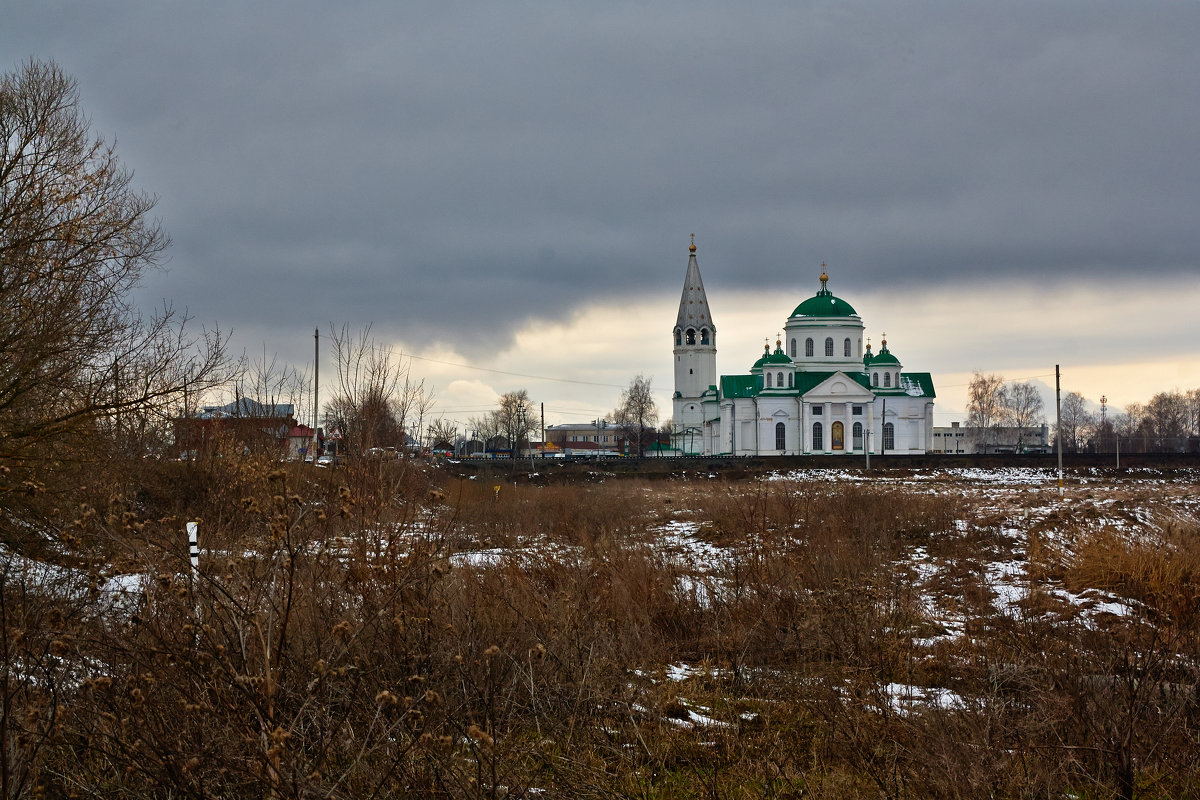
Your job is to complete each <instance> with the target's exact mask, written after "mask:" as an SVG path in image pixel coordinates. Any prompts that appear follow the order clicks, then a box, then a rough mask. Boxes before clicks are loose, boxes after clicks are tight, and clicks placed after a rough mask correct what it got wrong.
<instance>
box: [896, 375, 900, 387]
mask: <svg viewBox="0 0 1200 800" xmlns="http://www.w3.org/2000/svg"><path fill="white" fill-rule="evenodd" d="M896 388H897V389H899V388H900V373H899V372H897V373H896Z"/></svg>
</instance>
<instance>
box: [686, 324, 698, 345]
mask: <svg viewBox="0 0 1200 800" xmlns="http://www.w3.org/2000/svg"><path fill="white" fill-rule="evenodd" d="M687 343H688V344H695V343H696V331H695V329H694V328H688V329H687Z"/></svg>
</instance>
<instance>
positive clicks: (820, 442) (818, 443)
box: [812, 422, 825, 450]
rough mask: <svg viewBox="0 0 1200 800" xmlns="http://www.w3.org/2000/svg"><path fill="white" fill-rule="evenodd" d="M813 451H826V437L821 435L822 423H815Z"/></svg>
mask: <svg viewBox="0 0 1200 800" xmlns="http://www.w3.org/2000/svg"><path fill="white" fill-rule="evenodd" d="M812 449H813V450H824V449H825V437H824V436H822V435H821V423H819V422H814V423H813V442H812Z"/></svg>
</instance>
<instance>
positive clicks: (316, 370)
mask: <svg viewBox="0 0 1200 800" xmlns="http://www.w3.org/2000/svg"><path fill="white" fill-rule="evenodd" d="M320 386H321V329H320V328H314V329H313V435H312V446H311V447H310V448H309V450H310V451H311V452H312V458H313V466H314V467H315V466H316V465H317V442H318V439H317V423H318V422H320V413H321V411H320V408H321V405H320V402H319V401H318V399H317V398H318V397H320Z"/></svg>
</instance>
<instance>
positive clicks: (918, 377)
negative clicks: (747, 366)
mask: <svg viewBox="0 0 1200 800" xmlns="http://www.w3.org/2000/svg"><path fill="white" fill-rule="evenodd" d="M838 373H841V374H842V375H845V376H846V377H847V378H849V379H850V380H852V381H854V382H855V383H857V384H858V385H859V386H861V387H863V388H864V389H867V390H869V391H871V392H874V393H875V394H877V395H880V396H881V397H901V396H903V397H929V398H933V397H936V396H937V395H936V393H935V392H934V388H933V377H932V376H931V375H930V374H929V373H928V372H905V373H903V374H901V376H900V385H899V386H895V387H888V388H886V389H885V388H883V387H882V386H872V385H871V376H870V375H868V374H867V373H865V372H847V371H845V370H832V371H830V372H797V373H796V383H795V385H794V386H789V387H787V389H786V390H784V392H785V394H797V395H805V394H808V393H809V392H811V391H812V390H813V389H815V388H816V387H817V386H819V385H821V384H822V383H824V382H825V381H827V380H829V379H830V378H831V377H833V376H834V375H836V374H838ZM762 391H763V379H762V376H761V375H722V376H721V397H722V398H723V399H726V400H730V399H736V398H741V397H757V396H758V395H760V394H762ZM776 391H777V390H776Z"/></svg>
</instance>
